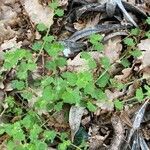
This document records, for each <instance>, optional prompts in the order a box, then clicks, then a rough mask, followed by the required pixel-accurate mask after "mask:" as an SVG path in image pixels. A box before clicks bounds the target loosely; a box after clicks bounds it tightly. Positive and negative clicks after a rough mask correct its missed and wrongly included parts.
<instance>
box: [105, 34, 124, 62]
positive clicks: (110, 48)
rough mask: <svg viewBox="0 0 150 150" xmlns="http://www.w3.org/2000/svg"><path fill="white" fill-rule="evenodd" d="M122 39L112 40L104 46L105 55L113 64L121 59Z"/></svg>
mask: <svg viewBox="0 0 150 150" xmlns="http://www.w3.org/2000/svg"><path fill="white" fill-rule="evenodd" d="M120 42H121V38H120V36H118V37H115V38H113V39H110V40H109V41H108V42H106V43H105V44H104V46H105V47H104V54H105V56H106V57H108V58H109V60H110V62H111V63H114V62H115V61H116V60H118V59H119V56H120V53H121V50H122V45H121V44H120Z"/></svg>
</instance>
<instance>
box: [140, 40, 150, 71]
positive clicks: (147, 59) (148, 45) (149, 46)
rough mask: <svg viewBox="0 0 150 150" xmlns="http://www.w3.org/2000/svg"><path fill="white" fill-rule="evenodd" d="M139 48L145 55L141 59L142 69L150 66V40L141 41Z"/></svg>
mask: <svg viewBox="0 0 150 150" xmlns="http://www.w3.org/2000/svg"><path fill="white" fill-rule="evenodd" d="M138 48H139V49H140V50H141V51H142V53H143V55H142V56H141V57H140V59H141V61H142V66H141V69H143V68H145V67H147V66H150V39H146V40H141V42H140V43H139V44H138ZM143 50H144V51H143Z"/></svg>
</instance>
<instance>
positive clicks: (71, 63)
mask: <svg viewBox="0 0 150 150" xmlns="http://www.w3.org/2000/svg"><path fill="white" fill-rule="evenodd" d="M87 53H88V54H90V55H91V57H92V58H93V59H94V60H96V62H99V60H100V58H101V57H102V56H103V55H102V54H101V53H100V52H87ZM80 56H81V53H79V54H78V55H77V56H76V57H75V58H74V59H73V60H71V59H68V61H67V70H70V71H76V72H82V71H87V70H89V67H88V62H87V61H86V60H85V59H83V58H81V57H80Z"/></svg>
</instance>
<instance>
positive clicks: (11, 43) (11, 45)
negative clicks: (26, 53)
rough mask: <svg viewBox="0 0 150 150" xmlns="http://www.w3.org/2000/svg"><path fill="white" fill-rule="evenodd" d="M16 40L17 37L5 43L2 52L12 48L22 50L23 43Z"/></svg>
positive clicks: (0, 48) (0, 47)
mask: <svg viewBox="0 0 150 150" xmlns="http://www.w3.org/2000/svg"><path fill="white" fill-rule="evenodd" d="M16 40H17V37H16V36H15V37H14V38H13V39H10V40H5V41H4V43H3V44H2V45H1V46H0V50H1V51H3V50H7V49H12V48H20V47H21V46H22V41H20V42H17V41H16Z"/></svg>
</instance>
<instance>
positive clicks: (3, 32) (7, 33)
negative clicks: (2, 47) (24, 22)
mask: <svg viewBox="0 0 150 150" xmlns="http://www.w3.org/2000/svg"><path fill="white" fill-rule="evenodd" d="M15 35H16V31H13V30H12V29H11V28H10V26H7V27H6V26H5V25H4V24H3V23H0V44H1V43H3V41H4V40H9V39H11V38H13V37H14V36H15Z"/></svg>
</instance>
